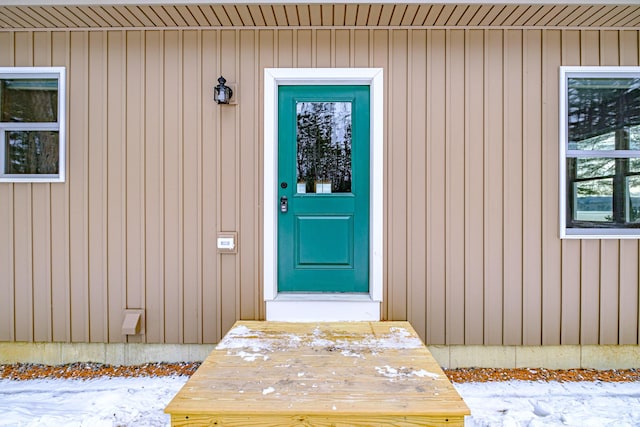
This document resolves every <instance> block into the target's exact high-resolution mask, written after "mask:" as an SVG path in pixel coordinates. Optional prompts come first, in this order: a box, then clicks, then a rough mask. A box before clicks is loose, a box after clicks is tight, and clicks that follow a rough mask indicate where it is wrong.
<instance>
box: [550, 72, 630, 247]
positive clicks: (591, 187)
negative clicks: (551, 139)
mask: <svg viewBox="0 0 640 427" xmlns="http://www.w3.org/2000/svg"><path fill="white" fill-rule="evenodd" d="M560 112H561V121H560V129H561V131H560V141H561V144H560V146H561V147H560V222H561V224H560V235H561V237H579V238H589V237H591V238H640V67H560Z"/></svg>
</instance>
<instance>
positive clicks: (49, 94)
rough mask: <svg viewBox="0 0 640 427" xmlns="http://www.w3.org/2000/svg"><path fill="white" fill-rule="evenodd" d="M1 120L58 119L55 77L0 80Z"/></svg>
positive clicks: (44, 120)
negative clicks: (0, 95) (0, 96)
mask: <svg viewBox="0 0 640 427" xmlns="http://www.w3.org/2000/svg"><path fill="white" fill-rule="evenodd" d="M0 93H1V94H2V98H1V101H0V108H1V110H2V115H1V120H2V121H3V122H26V123H35V122H56V121H58V80H57V79H3V80H0Z"/></svg>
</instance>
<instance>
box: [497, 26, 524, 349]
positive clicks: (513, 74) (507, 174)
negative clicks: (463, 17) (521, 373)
mask: <svg viewBox="0 0 640 427" xmlns="http://www.w3.org/2000/svg"><path fill="white" fill-rule="evenodd" d="M522 42H523V40H522V31H521V30H506V31H505V40H504V47H505V48H504V89H503V93H504V123H503V125H504V145H503V146H504V156H503V159H504V160H503V168H504V173H503V181H504V182H503V188H504V240H503V241H504V257H503V269H504V298H503V299H504V309H503V310H504V317H503V319H502V320H503V329H504V340H503V342H502V344H505V345H518V344H522V279H523V278H522V260H523V256H522V247H523V239H522V234H523V226H522V216H523V211H522V206H523V193H522V190H523V177H522V170H523V166H524V165H523V156H522V154H523V145H522V134H523V128H522V104H523V99H522V93H523V85H522V71H523V70H522V53H523V52H522Z"/></svg>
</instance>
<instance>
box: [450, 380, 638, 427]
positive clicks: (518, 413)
mask: <svg viewBox="0 0 640 427" xmlns="http://www.w3.org/2000/svg"><path fill="white" fill-rule="evenodd" d="M454 387H455V388H456V390H458V393H460V395H462V397H463V398H464V401H465V403H466V404H467V406H469V408H470V409H471V414H472V415H471V416H470V417H467V418H466V419H465V427H481V426H482V427H484V426H531V427H539V426H558V425H563V426H575V427H596V426H598V427H601V426H610V427H614V426H615V427H631V426H640V382H633V383H602V382H566V383H559V382H549V383H546V382H527V381H508V382H497V383H463V384H454Z"/></svg>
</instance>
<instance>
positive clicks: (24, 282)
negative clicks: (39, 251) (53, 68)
mask: <svg viewBox="0 0 640 427" xmlns="http://www.w3.org/2000/svg"><path fill="white" fill-rule="evenodd" d="M14 40H15V53H14V54H15V65H16V66H23V67H25V66H32V65H33V33H29V32H24V33H22V32H21V33H17V34H16V35H15V39H14ZM9 185H11V184H9ZM34 185H37V184H30V183H16V184H13V200H12V201H11V204H12V206H13V221H14V222H13V225H14V228H13V233H14V235H13V248H14V258H13V262H14V264H13V269H14V270H13V274H14V282H13V286H14V290H13V292H14V296H15V300H14V301H15V307H16V309H15V312H14V319H15V339H16V341H31V340H33V317H34V312H33V268H34V261H33V238H34V236H33V229H32V221H33V206H32V188H33V186H34Z"/></svg>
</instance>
